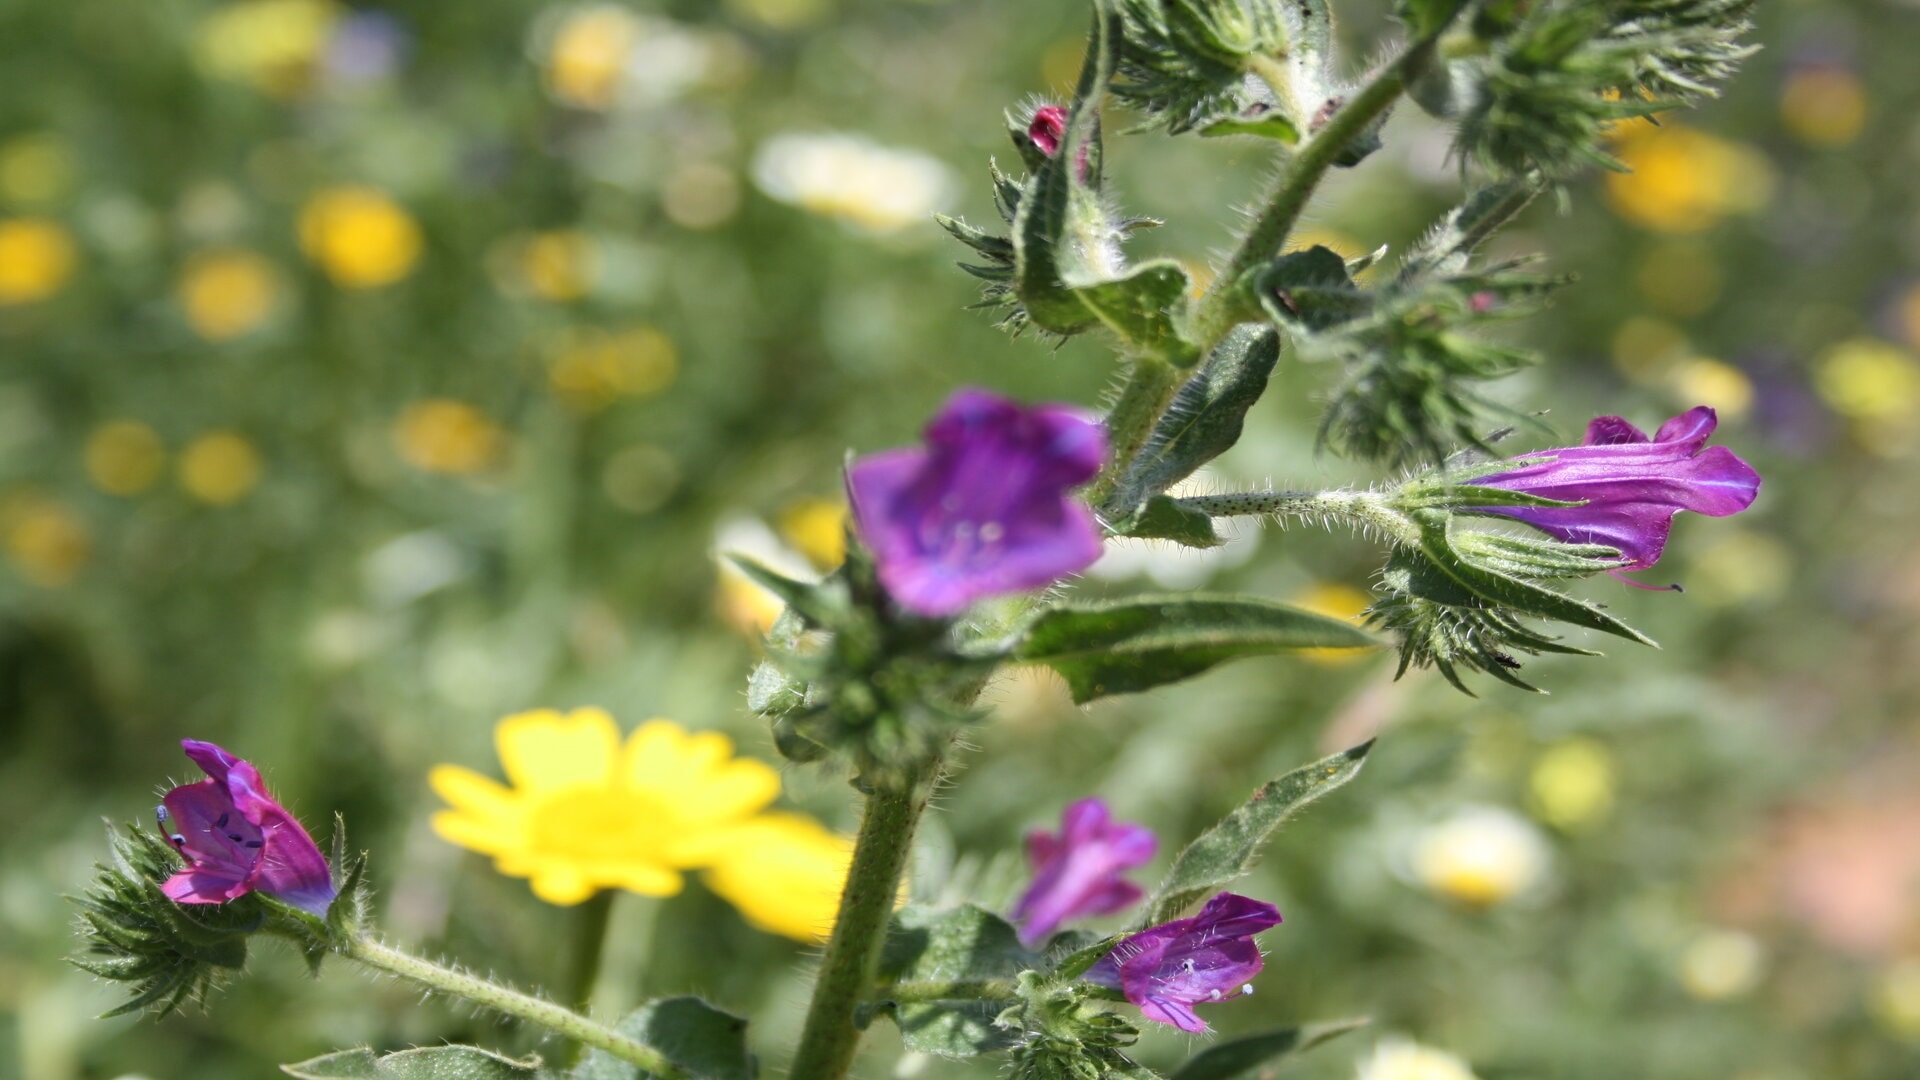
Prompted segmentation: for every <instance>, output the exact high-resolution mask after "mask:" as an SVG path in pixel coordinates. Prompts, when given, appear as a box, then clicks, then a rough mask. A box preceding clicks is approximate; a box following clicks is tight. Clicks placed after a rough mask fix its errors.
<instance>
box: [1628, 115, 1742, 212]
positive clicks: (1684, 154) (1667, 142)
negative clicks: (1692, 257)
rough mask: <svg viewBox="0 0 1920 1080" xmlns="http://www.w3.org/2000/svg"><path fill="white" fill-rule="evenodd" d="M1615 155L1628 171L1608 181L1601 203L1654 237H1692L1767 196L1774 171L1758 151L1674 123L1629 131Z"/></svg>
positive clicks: (1644, 126) (1637, 127)
mask: <svg viewBox="0 0 1920 1080" xmlns="http://www.w3.org/2000/svg"><path fill="white" fill-rule="evenodd" d="M1614 155H1615V156H1616V157H1618V158H1619V159H1620V161H1621V162H1622V163H1623V164H1625V165H1626V166H1627V167H1628V168H1629V169H1631V170H1632V171H1631V172H1626V173H1609V174H1608V175H1607V201H1608V203H1609V204H1610V205H1611V206H1612V207H1613V209H1614V212H1615V213H1617V214H1619V215H1620V216H1621V217H1623V218H1626V219H1627V220H1628V221H1631V222H1633V223H1635V224H1637V225H1642V226H1645V227H1646V228H1649V229H1652V230H1654V231H1656V232H1666V233H1692V232H1699V231H1701V230H1703V229H1706V228H1709V227H1711V226H1712V225H1713V224H1714V223H1716V222H1718V221H1719V220H1720V219H1721V218H1723V217H1725V216H1727V215H1728V214H1733V213H1748V212H1751V211H1754V210H1758V209H1760V208H1761V207H1763V206H1765V205H1766V203H1767V200H1768V199H1770V198H1772V197H1773V169H1772V167H1771V166H1770V165H1769V164H1768V163H1767V160H1766V158H1765V156H1763V155H1762V154H1761V153H1760V152H1759V151H1757V150H1754V149H1753V148H1752V147H1749V146H1744V145H1742V144H1740V143H1733V142H1728V141H1727V140H1725V139H1722V138H1718V137H1716V136H1713V135H1709V134H1707V133H1706V132H1703V131H1695V130H1693V129H1692V128H1688V127H1683V126H1681V125H1680V124H1677V123H1672V122H1667V123H1663V124H1661V125H1660V126H1659V127H1654V126H1652V125H1647V124H1637V125H1634V127H1633V128H1632V130H1631V131H1629V132H1628V133H1627V134H1626V135H1624V136H1623V137H1622V138H1620V139H1619V140H1618V141H1617V142H1616V143H1615V145H1614Z"/></svg>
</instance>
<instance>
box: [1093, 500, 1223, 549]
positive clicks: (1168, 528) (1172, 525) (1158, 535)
mask: <svg viewBox="0 0 1920 1080" xmlns="http://www.w3.org/2000/svg"><path fill="white" fill-rule="evenodd" d="M1114 534H1115V535H1117V536H1130V537H1133V538H1135V539H1138V540H1171V541H1173V542H1174V543H1176V544H1179V545H1181V546H1183V547H1190V548H1214V547H1219V546H1220V545H1221V544H1224V543H1226V541H1224V540H1222V539H1220V534H1218V533H1216V532H1214V531H1213V518H1212V517H1210V516H1209V515H1207V514H1204V513H1202V512H1200V511H1198V510H1195V509H1193V508H1191V507H1187V506H1182V505H1180V502H1179V500H1177V499H1175V498H1173V497H1172V496H1169V495H1155V496H1153V497H1152V498H1150V499H1148V500H1147V503H1146V505H1145V506H1142V507H1141V508H1140V512H1139V513H1138V514H1135V515H1134V516H1133V518H1132V520H1130V521H1126V522H1123V523H1122V524H1120V525H1119V526H1118V527H1116V528H1115V529H1114Z"/></svg>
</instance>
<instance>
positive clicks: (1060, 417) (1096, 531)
mask: <svg viewBox="0 0 1920 1080" xmlns="http://www.w3.org/2000/svg"><path fill="white" fill-rule="evenodd" d="M924 438H925V441H926V445H925V446H923V447H902V448H900V449H897V450H885V451H882V452H880V453H878V454H869V455H867V456H866V457H863V458H860V459H859V460H857V461H855V462H854V463H853V466H852V468H851V469H849V470H848V471H847V497H848V501H850V502H851V503H852V504H853V519H854V524H855V525H856V526H857V528H858V530H859V533H860V536H861V538H862V539H863V540H865V541H866V544H867V547H868V548H869V549H871V550H872V552H873V557H874V562H875V563H876V564H877V565H878V568H879V573H880V584H881V585H882V586H883V587H885V589H886V590H887V593H888V595H890V596H892V597H893V599H894V600H895V601H897V602H898V603H899V604H900V605H901V606H902V607H904V608H906V609H907V610H909V611H912V612H915V613H916V614H920V615H928V616H943V615H953V614H956V613H958V612H959V611H961V610H962V609H964V608H965V607H966V606H967V605H968V604H971V603H973V602H974V601H975V600H978V599H980V598H982V597H986V596H997V595H1000V594H1003V593H1014V592H1024V591H1025V590H1028V589H1036V588H1040V587H1042V586H1045V585H1051V584H1052V583H1054V582H1056V581H1058V580H1060V579H1061V578H1063V577H1065V576H1067V575H1068V574H1072V573H1077V572H1078V571H1081V570H1084V569H1086V568H1087V567H1088V566H1090V565H1092V563H1093V561H1094V560H1095V559H1098V558H1099V557H1100V527H1099V526H1098V525H1097V524H1096V523H1095V522H1094V518H1093V512H1092V511H1091V510H1089V509H1088V508H1087V507H1086V506H1085V505H1084V504H1082V503H1080V502H1078V501H1077V500H1075V499H1073V498H1072V497H1070V496H1069V495H1068V492H1069V491H1071V490H1073V489H1074V488H1076V487H1078V486H1080V485H1081V484H1083V483H1086V482H1087V481H1088V480H1091V479H1092V478H1093V476H1094V474H1095V473H1097V472H1099V471H1100V466H1101V464H1102V463H1104V462H1105V461H1106V457H1107V439H1106V433H1105V431H1104V430H1103V429H1102V428H1101V427H1100V425H1099V424H1098V423H1097V422H1095V421H1094V420H1093V419H1092V418H1091V417H1089V416H1087V415H1085V414H1084V413H1082V412H1080V411H1079V410H1078V409H1074V408H1070V407H1068V406H1064V405H1035V406H1033V407H1031V408H1029V407H1025V406H1022V405H1020V404H1018V403H1017V402H1013V401H1009V400H1007V399H1006V398H1003V397H999V396H997V395H994V394H990V393H987V392H986V391H984V390H961V391H959V392H958V393H956V394H954V395H953V396H952V397H951V398H949V399H947V403H946V405H945V406H943V407H942V408H941V410H940V412H939V414H938V415H937V416H935V417H934V418H933V420H932V421H931V422H930V423H928V424H927V428H926V431H925V433H924Z"/></svg>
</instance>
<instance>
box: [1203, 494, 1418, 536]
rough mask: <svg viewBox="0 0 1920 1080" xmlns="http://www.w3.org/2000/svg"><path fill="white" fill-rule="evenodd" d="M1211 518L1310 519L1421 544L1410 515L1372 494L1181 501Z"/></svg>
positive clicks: (1218, 497)
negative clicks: (1342, 522) (1330, 520)
mask: <svg viewBox="0 0 1920 1080" xmlns="http://www.w3.org/2000/svg"><path fill="white" fill-rule="evenodd" d="M1179 503H1180V506H1181V507H1182V508H1184V509H1187V510H1198V511H1200V512H1201V513H1203V514H1206V515H1207V516H1208V517H1308V518H1326V519H1337V520H1340V521H1344V522H1346V523H1347V524H1349V525H1355V526H1359V527H1361V528H1365V529H1377V530H1379V531H1380V532H1381V533H1382V534H1384V535H1386V536H1390V537H1393V538H1394V539H1395V540H1399V541H1401V542H1402V543H1418V542H1419V538H1420V537H1419V530H1418V528H1417V527H1416V526H1415V525H1414V523H1413V522H1412V521H1411V520H1409V519H1408V518H1407V517H1406V515H1404V514H1401V513H1399V512H1397V511H1396V510H1395V509H1394V508H1393V507H1392V506H1391V505H1389V503H1388V502H1387V500H1386V499H1384V498H1382V497H1381V496H1380V495H1378V494H1375V493H1374V492H1371V491H1338V490H1335V491H1247V492H1237V493H1228V494H1224V495H1195V496H1193V497H1191V498H1185V499H1181V500H1179Z"/></svg>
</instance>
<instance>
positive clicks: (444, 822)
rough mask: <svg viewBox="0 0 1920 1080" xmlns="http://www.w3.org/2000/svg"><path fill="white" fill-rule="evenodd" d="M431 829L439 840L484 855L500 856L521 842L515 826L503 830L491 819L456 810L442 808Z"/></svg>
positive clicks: (434, 816)
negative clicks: (486, 819)
mask: <svg viewBox="0 0 1920 1080" xmlns="http://www.w3.org/2000/svg"><path fill="white" fill-rule="evenodd" d="M431 820H432V823H433V831H434V832H435V833H436V834H437V835H439V837H440V839H442V840H445V841H446V842H447V843H449V844H456V845H458V846H460V847H463V848H467V849H469V850H472V851H478V852H480V853H481V854H483V855H499V854H501V853H502V852H505V851H510V850H513V849H515V848H517V847H519V846H520V845H521V839H520V837H519V835H518V832H519V830H517V829H506V828H502V827H500V825H499V824H497V823H495V822H491V821H481V820H476V819H475V818H473V817H471V816H469V815H466V814H462V813H460V812H459V811H456V810H442V811H440V812H439V813H437V814H435V815H433V817H432V819H431Z"/></svg>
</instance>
